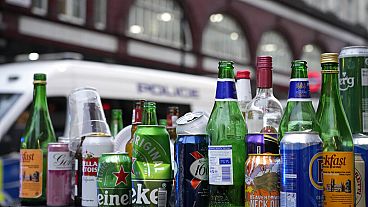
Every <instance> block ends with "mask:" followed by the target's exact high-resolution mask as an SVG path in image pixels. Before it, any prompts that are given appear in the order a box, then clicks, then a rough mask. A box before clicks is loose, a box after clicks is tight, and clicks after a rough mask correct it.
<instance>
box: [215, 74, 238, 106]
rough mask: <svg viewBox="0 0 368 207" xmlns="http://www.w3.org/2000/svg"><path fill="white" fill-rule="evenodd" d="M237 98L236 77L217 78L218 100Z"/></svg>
mask: <svg viewBox="0 0 368 207" xmlns="http://www.w3.org/2000/svg"><path fill="white" fill-rule="evenodd" d="M229 100H230V101H231V100H234V101H236V100H237V96H236V89H235V81H234V79H230V78H224V79H220V78H219V79H217V87H216V101H229Z"/></svg>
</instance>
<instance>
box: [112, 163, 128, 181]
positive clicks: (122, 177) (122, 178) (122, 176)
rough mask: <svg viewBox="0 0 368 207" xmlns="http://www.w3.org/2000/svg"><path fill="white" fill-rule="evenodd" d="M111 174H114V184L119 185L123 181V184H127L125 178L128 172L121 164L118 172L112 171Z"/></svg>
mask: <svg viewBox="0 0 368 207" xmlns="http://www.w3.org/2000/svg"><path fill="white" fill-rule="evenodd" d="M112 174H114V175H115V176H116V178H117V179H116V182H115V186H117V185H119V184H120V183H121V182H123V183H124V184H125V185H126V184H127V180H126V178H127V177H128V175H129V172H125V171H124V167H123V166H120V171H119V172H113V173H112Z"/></svg>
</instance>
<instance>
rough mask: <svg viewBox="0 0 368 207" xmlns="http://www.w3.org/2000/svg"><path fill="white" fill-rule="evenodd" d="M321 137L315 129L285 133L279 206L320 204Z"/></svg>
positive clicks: (321, 192) (317, 206)
mask: <svg viewBox="0 0 368 207" xmlns="http://www.w3.org/2000/svg"><path fill="white" fill-rule="evenodd" d="M322 149H323V144H322V140H321V138H320V137H319V135H318V133H314V132H290V133H288V132H287V133H286V134H285V136H284V137H283V138H282V140H281V142H280V154H281V193H280V204H281V207H297V206H308V207H309V206H310V207H322V206H323V200H322V194H323V180H322Z"/></svg>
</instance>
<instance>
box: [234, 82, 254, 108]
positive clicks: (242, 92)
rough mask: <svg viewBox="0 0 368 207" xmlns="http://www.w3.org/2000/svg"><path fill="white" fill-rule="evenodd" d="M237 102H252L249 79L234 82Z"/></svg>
mask: <svg viewBox="0 0 368 207" xmlns="http://www.w3.org/2000/svg"><path fill="white" fill-rule="evenodd" d="M236 89H237V95H238V101H246V102H249V101H251V100H252V91H251V86H250V79H245V78H243V79H238V80H237V82H236Z"/></svg>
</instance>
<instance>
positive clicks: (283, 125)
mask: <svg viewBox="0 0 368 207" xmlns="http://www.w3.org/2000/svg"><path fill="white" fill-rule="evenodd" d="M292 131H295V132H310V131H314V132H318V133H319V132H320V127H319V124H318V121H317V119H316V113H315V111H314V108H313V104H312V100H311V96H310V91H309V80H308V70H307V62H306V61H303V60H294V61H293V62H291V79H290V86H289V97H288V102H287V105H286V109H285V112H284V115H283V117H282V119H281V122H280V128H279V132H280V137H279V141H281V138H282V137H283V136H284V134H285V132H292Z"/></svg>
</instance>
